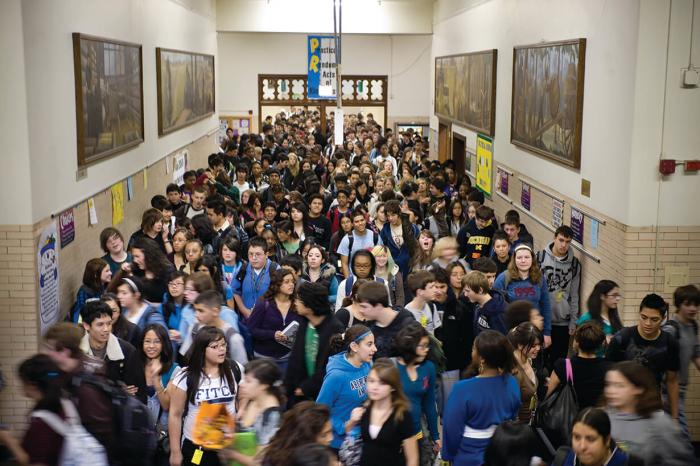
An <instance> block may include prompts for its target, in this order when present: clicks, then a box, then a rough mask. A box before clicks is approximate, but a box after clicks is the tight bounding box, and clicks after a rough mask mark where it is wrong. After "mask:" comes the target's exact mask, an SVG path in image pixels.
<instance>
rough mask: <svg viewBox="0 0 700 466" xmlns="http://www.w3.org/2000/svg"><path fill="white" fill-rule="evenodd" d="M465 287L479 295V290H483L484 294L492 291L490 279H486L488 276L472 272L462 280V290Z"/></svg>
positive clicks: (475, 271) (476, 271)
mask: <svg viewBox="0 0 700 466" xmlns="http://www.w3.org/2000/svg"><path fill="white" fill-rule="evenodd" d="M465 287H466V288H469V289H470V290H472V291H473V292H475V293H479V292H480V291H479V290H481V292H482V293H488V291H489V289H490V287H489V279H488V278H486V275H485V274H484V273H483V272H479V271H478V270H472V271H471V272H469V273H467V274H466V275H465V276H464V278H462V288H465Z"/></svg>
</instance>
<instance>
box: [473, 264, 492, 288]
mask: <svg viewBox="0 0 700 466" xmlns="http://www.w3.org/2000/svg"><path fill="white" fill-rule="evenodd" d="M472 270H476V271H477V272H481V273H483V274H484V275H486V278H487V279H488V281H489V288H493V282H494V281H496V275H497V271H498V266H497V265H496V263H495V262H494V261H493V259H490V258H488V257H480V258H478V259H477V260H475V261H474V262H473V263H472Z"/></svg>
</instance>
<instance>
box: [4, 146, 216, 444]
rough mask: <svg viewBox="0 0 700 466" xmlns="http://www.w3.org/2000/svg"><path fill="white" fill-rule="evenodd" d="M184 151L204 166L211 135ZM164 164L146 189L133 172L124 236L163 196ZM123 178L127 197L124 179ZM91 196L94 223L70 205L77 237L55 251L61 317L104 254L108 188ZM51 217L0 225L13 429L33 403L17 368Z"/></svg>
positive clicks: (25, 350)
mask: <svg viewBox="0 0 700 466" xmlns="http://www.w3.org/2000/svg"><path fill="white" fill-rule="evenodd" d="M187 149H188V150H189V166H190V167H194V168H199V167H203V166H206V164H207V156H208V155H209V154H210V153H212V152H214V151H216V141H215V135H208V136H204V137H202V138H200V139H199V140H197V141H195V142H193V143H192V144H190V145H189V146H187ZM165 163H166V158H163V159H161V160H159V161H158V162H156V163H155V164H153V165H152V166H150V167H148V169H147V170H148V189H144V182H143V177H144V174H143V171H140V172H138V173H136V174H135V175H134V176H133V191H134V196H133V198H132V200H131V201H125V209H124V221H123V222H122V223H121V224H119V225H118V226H117V228H119V229H120V230H121V231H122V233H123V234H124V236H125V238H126V239H128V237H129V235H131V233H133V232H134V231H135V230H137V229H138V228H139V226H140V223H141V213H142V212H143V211H144V210H145V209H146V208H148V207H150V199H151V197H152V196H154V195H156V194H165V186H166V185H167V184H168V183H169V182H170V181H171V180H172V171H170V173H166V170H165ZM123 182H124V183H125V186H124V193H125V194H124V195H125V196H126V181H123ZM94 199H95V206H96V209H97V214H98V224H97V225H95V226H90V225H88V209H87V202H82V203H80V204H78V205H76V206H74V212H75V230H76V231H75V241H74V242H73V243H71V244H69V245H68V246H67V247H66V248H65V249H60V250H59V259H58V260H59V274H60V275H59V276H60V278H59V280H60V305H61V311H62V312H63V313H64V315H65V313H66V312H67V311H68V310H69V309H70V307H71V306H72V305H73V302H74V301H75V294H76V292H77V290H78V288H79V287H80V285H81V282H82V277H83V269H84V267H85V263H86V262H87V261H88V260H89V259H91V258H93V257H100V256H102V255H103V254H104V253H103V252H102V251H101V250H100V244H99V235H100V232H101V231H102V229H103V228H106V227H107V226H111V225H112V204H111V191H110V186H106V187H105V190H104V191H102V192H100V193H97V194H95V196H94ZM66 207H69V206H66ZM54 220H55V219H52V218H46V219H42V220H40V221H38V222H37V223H35V224H34V225H0V368H1V369H2V372H3V374H4V376H5V380H6V382H7V388H6V389H5V390H4V391H3V392H2V393H0V422H2V423H5V424H9V425H10V426H11V428H12V429H13V430H16V431H20V430H22V429H23V428H24V427H25V426H26V421H27V410H28V409H29V408H30V407H31V405H32V404H31V402H30V401H29V400H28V399H27V398H25V397H24V395H23V393H22V390H21V385H20V383H19V381H18V380H17V377H16V372H17V366H18V364H19V363H20V362H21V361H23V360H24V359H26V358H28V357H29V356H32V355H33V354H35V353H36V352H37V350H38V348H39V340H40V337H39V319H38V311H37V309H38V305H37V296H38V290H37V288H38V287H37V260H36V248H37V243H38V241H39V236H40V234H41V231H42V230H43V228H44V227H45V226H46V225H48V224H49V223H50V222H52V221H54Z"/></svg>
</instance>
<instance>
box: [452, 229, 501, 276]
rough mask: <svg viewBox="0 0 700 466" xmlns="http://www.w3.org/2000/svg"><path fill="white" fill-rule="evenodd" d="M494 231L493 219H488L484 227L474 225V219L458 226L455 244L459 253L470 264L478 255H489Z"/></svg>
mask: <svg viewBox="0 0 700 466" xmlns="http://www.w3.org/2000/svg"><path fill="white" fill-rule="evenodd" d="M495 232H496V227H495V226H494V223H493V221H489V223H488V225H486V226H485V227H484V228H481V229H480V228H479V227H477V226H476V219H471V220H469V223H467V224H466V225H464V226H463V227H462V228H460V230H459V233H457V244H459V254H460V256H461V257H463V258H464V259H465V260H466V261H467V262H469V265H470V266H471V265H472V262H474V261H475V260H476V259H478V258H480V257H489V256H490V255H491V238H493V234H494V233H495Z"/></svg>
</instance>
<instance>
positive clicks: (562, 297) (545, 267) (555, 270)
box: [537, 242, 581, 329]
mask: <svg viewBox="0 0 700 466" xmlns="http://www.w3.org/2000/svg"><path fill="white" fill-rule="evenodd" d="M553 245H554V242H552V243H549V246H547V247H546V248H544V249H543V250H542V251H540V252H538V253H537V262H538V263H539V266H540V269H542V274H543V275H544V277H545V278H546V279H547V286H548V287H549V302H550V304H551V306H552V325H558V326H568V327H569V328H570V329H574V328H576V321H577V320H578V318H579V300H580V298H579V293H578V290H579V286H580V284H581V262H579V260H578V259H576V257H575V256H574V251H573V250H572V248H569V251H568V252H567V254H566V256H565V257H562V258H559V257H556V256H555V255H554V254H553V253H552V246H553Z"/></svg>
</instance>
